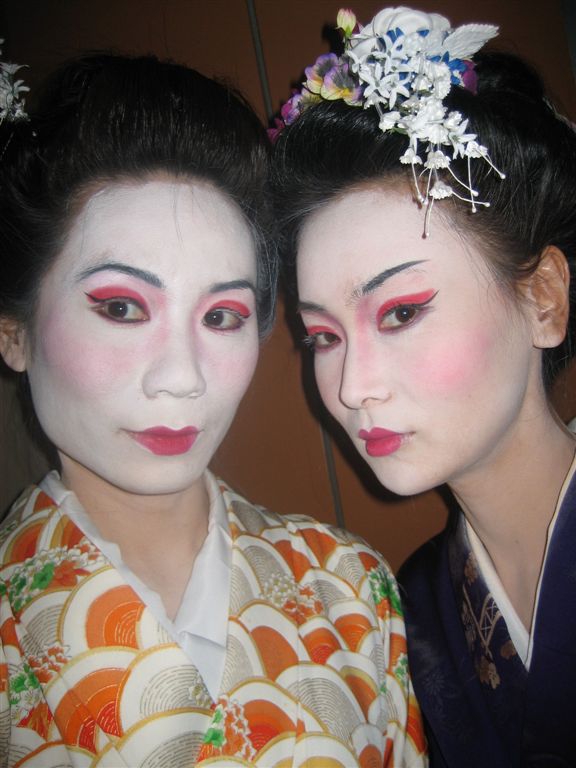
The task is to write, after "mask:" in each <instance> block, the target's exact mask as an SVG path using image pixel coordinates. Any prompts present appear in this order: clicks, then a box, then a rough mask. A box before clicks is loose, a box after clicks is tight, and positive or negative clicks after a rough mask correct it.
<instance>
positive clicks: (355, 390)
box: [339, 343, 392, 410]
mask: <svg viewBox="0 0 576 768" xmlns="http://www.w3.org/2000/svg"><path fill="white" fill-rule="evenodd" d="M363 347H364V345H359V344H356V343H352V344H350V343H348V345H347V348H346V353H345V356H344V360H343V364H342V373H341V378H340V391H339V397H340V402H341V403H342V404H343V405H345V406H346V407H347V408H350V409H352V410H358V409H360V408H365V407H367V406H369V405H370V404H371V403H377V402H385V401H386V400H389V399H390V397H391V396H392V393H391V391H390V386H389V382H388V373H387V371H386V364H385V362H384V361H382V359H381V356H382V352H381V350H380V354H378V352H377V351H376V350H369V349H366V348H363Z"/></svg>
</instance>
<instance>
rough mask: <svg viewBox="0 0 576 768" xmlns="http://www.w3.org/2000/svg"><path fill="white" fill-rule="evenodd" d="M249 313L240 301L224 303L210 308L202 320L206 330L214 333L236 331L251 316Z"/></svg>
mask: <svg viewBox="0 0 576 768" xmlns="http://www.w3.org/2000/svg"><path fill="white" fill-rule="evenodd" d="M251 314H252V313H251V312H250V310H249V309H248V307H247V306H246V305H245V304H242V302H240V301H225V302H222V303H218V304H216V305H215V306H213V307H210V309H209V310H208V312H206V314H205V315H204V317H203V318H202V322H203V324H204V325H205V326H206V327H207V328H212V329H213V330H216V331H237V330H239V329H240V328H242V326H243V325H244V323H245V322H246V321H247V320H248V318H249V317H250V316H251Z"/></svg>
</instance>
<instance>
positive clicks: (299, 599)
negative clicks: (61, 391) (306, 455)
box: [0, 483, 427, 768]
mask: <svg viewBox="0 0 576 768" xmlns="http://www.w3.org/2000/svg"><path fill="white" fill-rule="evenodd" d="M219 488H220V492H221V493H222V495H223V499H224V503H225V505H226V510H227V515H228V523H229V528H230V534H231V539H232V555H231V568H232V573H231V588H230V604H229V611H228V630H227V644H226V660H225V665H224V674H223V678H222V683H221V688H220V693H219V695H218V696H217V697H215V698H212V696H211V695H210V693H209V692H208V689H207V687H206V685H205V684H204V681H203V679H202V676H201V675H200V673H199V672H198V670H197V668H196V667H195V666H194V664H192V662H191V661H190V659H189V658H188V656H187V655H186V654H185V653H184V652H183V650H182V648H181V647H180V645H178V644H177V643H175V642H174V640H173V639H172V637H171V636H170V635H169V633H168V632H167V631H166V629H165V628H164V626H163V625H162V624H161V623H160V622H159V621H158V620H157V619H156V618H155V616H154V615H153V614H152V612H151V611H150V609H149V608H148V607H147V606H146V604H145V603H144V602H142V600H141V599H140V598H139V597H138V595H137V594H136V592H135V591H134V590H133V589H132V588H131V587H130V586H129V585H128V584H127V583H126V581H125V580H123V578H122V576H121V574H120V573H119V571H118V570H117V569H116V568H115V567H114V566H113V565H112V564H111V562H110V561H109V560H107V559H106V557H104V555H103V554H102V553H101V552H100V550H99V549H98V548H97V547H96V546H95V545H94V543H93V542H92V541H90V540H89V539H88V538H87V537H86V536H85V535H84V534H83V533H82V531H81V530H80V529H79V528H78V527H77V525H76V524H75V523H74V522H73V521H72V520H71V519H70V518H69V517H67V516H66V515H65V514H64V513H63V511H62V510H61V509H60V507H59V506H58V505H57V504H56V503H55V502H54V501H53V500H52V499H51V498H50V497H49V496H48V495H47V494H46V493H45V492H43V491H42V490H41V489H40V488H38V487H36V486H33V487H32V488H30V489H28V490H27V491H26V492H25V493H24V495H23V496H22V497H21V498H20V499H19V501H18V502H16V504H15V505H14V507H13V508H12V510H11V512H10V513H9V515H8V517H7V518H6V520H5V521H4V522H3V524H2V528H1V529H0V641H1V643H0V767H1V768H6V767H8V766H9V767H10V768H16V766H26V768H28V767H30V768H39V767H44V766H45V767H46V768H67V767H69V766H70V767H72V766H74V768H77V767H78V768H80V767H81V768H88V767H90V768H96V767H98V768H123V767H126V768H190V767H191V766H195V765H200V766H206V767H207V766H218V767H219V768H230V767H231V766H252V765H253V766H261V767H262V768H274V767H276V768H296V767H297V766H298V767H299V768H304V767H305V766H308V768H312V767H313V766H314V767H315V768H320V767H321V768H352V767H353V766H362V767H363V768H373V767H374V768H375V767H376V766H388V767H389V768H391V767H392V766H393V767H394V768H401V767H403V766H406V768H411V767H416V766H424V765H426V764H427V762H426V757H425V743H424V738H423V735H422V734H423V732H422V725H421V720H420V713H419V710H418V707H417V704H416V701H415V699H414V695H413V691H412V685H411V681H410V678H409V672H408V663H407V656H406V641H405V632H404V621H403V618H402V611H401V607H400V600H399V596H398V588H397V585H396V581H395V579H394V577H393V576H392V574H391V572H390V570H389V568H388V566H387V565H386V563H385V562H384V561H383V560H382V558H381V557H380V556H379V555H378V554H377V553H375V552H374V551H373V550H372V549H370V548H369V547H368V546H367V545H366V544H365V543H364V542H363V541H362V540H360V539H358V538H356V537H354V536H352V535H350V534H348V533H346V532H343V531H340V530H336V529H333V528H331V527H329V526H326V525H323V524H321V523H318V522H316V521H314V520H312V519H310V518H307V517H303V516H299V515H290V516H279V515H274V514H272V513H270V512H268V511H267V510H265V509H263V508H261V507H257V506H254V505H252V504H250V503H248V502H247V501H245V500H244V499H243V498H242V497H241V496H239V495H237V494H236V493H234V492H233V491H231V490H230V489H229V488H227V486H226V485H224V484H223V483H220V486H219ZM206 589H210V585H209V584H206ZM217 597H218V596H217V595H215V596H214V598H215V600H216V599H217Z"/></svg>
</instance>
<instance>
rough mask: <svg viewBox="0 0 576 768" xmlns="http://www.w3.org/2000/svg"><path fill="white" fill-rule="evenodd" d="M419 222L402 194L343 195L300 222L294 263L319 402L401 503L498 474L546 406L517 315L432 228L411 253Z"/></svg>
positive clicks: (528, 338) (474, 263)
mask: <svg viewBox="0 0 576 768" xmlns="http://www.w3.org/2000/svg"><path fill="white" fill-rule="evenodd" d="M421 220H422V213H421V211H420V210H419V209H418V208H417V206H416V205H415V204H414V203H413V202H412V201H411V200H410V197H409V195H404V194H403V191H402V192H398V193H395V192H385V191H383V190H376V189H364V190H360V191H353V192H350V193H347V194H346V195H344V196H343V197H342V198H340V199H339V200H336V201H334V202H332V203H329V204H328V205H327V206H326V207H324V208H322V209H321V210H319V211H318V212H317V213H315V214H314V215H313V216H312V217H311V218H310V219H309V220H308V222H307V223H306V224H305V226H304V228H303V231H302V233H301V238H300V243H299V251H298V290H299V297H300V302H301V311H302V318H303V320H304V324H305V326H306V328H307V333H308V334H309V336H310V340H311V343H312V344H313V346H314V348H315V361H314V364H315V371H316V379H317V382H318V387H319V390H320V394H321V396H322V398H323V400H324V402H325V404H326V406H327V407H328V410H329V411H330V412H331V413H332V415H333V416H334V417H335V418H336V419H337V420H338V421H339V422H340V423H341V424H342V426H343V427H344V428H345V429H346V431H347V432H348V434H349V435H350V437H351V438H352V440H353V442H354V444H355V446H356V448H357V449H358V450H359V452H360V453H361V455H362V456H363V457H364V458H365V459H366V461H367V462H368V463H369V465H370V466H371V467H372V469H373V471H374V472H375V474H376V476H377V477H378V479H379V480H380V482H381V483H382V484H383V485H385V486H386V487H387V488H389V489H390V490H392V491H394V492H396V493H400V494H411V493H418V492H420V491H423V490H426V489H428V488H432V487H435V486H437V485H440V484H442V483H444V482H448V483H451V484H452V485H453V487H454V486H456V487H457V486H458V483H459V482H461V481H463V480H465V479H466V478H470V477H472V476H473V475H474V473H476V471H477V470H479V471H483V470H484V469H487V468H489V467H490V466H491V464H492V462H502V461H506V458H507V456H511V455H512V454H511V453H509V452H510V451H512V452H513V451H514V450H515V449H517V445H515V441H516V439H519V436H520V433H521V431H522V429H526V428H529V419H530V414H531V412H533V409H535V408H537V407H540V408H541V407H542V404H543V402H544V397H543V392H542V388H541V376H540V364H541V358H540V352H539V351H538V350H536V349H534V348H533V346H532V334H531V324H530V320H529V317H528V315H529V313H528V312H523V311H522V312H521V311H520V309H519V308H518V307H517V306H516V305H515V303H514V302H513V301H512V300H511V299H510V298H506V297H505V296H504V295H503V292H502V290H501V289H500V288H499V287H498V286H497V285H496V283H495V282H494V278H493V277H492V275H491V273H490V272H489V270H488V268H487V266H486V264H485V262H484V260H483V258H482V257H481V255H480V254H479V253H477V252H474V250H473V248H472V247H471V246H468V247H466V246H465V245H464V244H463V242H462V241H461V240H460V239H459V238H458V237H457V235H456V234H454V233H452V232H450V231H449V230H448V228H447V227H443V226H442V223H441V221H440V220H437V221H436V222H435V225H434V232H433V234H432V236H431V237H430V238H429V239H426V240H424V239H422V236H421V231H422V227H421ZM527 425H528V427H527Z"/></svg>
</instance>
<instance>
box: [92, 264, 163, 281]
mask: <svg viewBox="0 0 576 768" xmlns="http://www.w3.org/2000/svg"><path fill="white" fill-rule="evenodd" d="M107 271H111V272H122V274H124V275H130V277H137V278H138V279H139V280H143V281H144V282H145V283H148V284H149V285H153V286H154V287H155V288H166V286H165V285H164V283H163V282H162V280H160V278H159V277H158V275H155V274H154V273H153V272H148V271H147V270H146V269H138V267H131V266H130V265H129V264H122V263H121V262H119V261H106V262H104V263H103V264H97V265H96V266H94V267H88V269H85V270H83V271H82V272H80V274H79V275H78V278H77V280H78V282H80V280H85V279H86V278H87V277H90V275H95V274H96V273H97V272H107Z"/></svg>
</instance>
